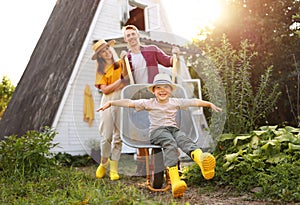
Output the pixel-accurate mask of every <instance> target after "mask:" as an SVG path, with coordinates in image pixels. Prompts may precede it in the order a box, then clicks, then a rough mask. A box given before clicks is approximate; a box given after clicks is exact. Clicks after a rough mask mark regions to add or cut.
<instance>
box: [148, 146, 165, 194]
mask: <svg viewBox="0 0 300 205" xmlns="http://www.w3.org/2000/svg"><path fill="white" fill-rule="evenodd" d="M164 171H165V167H164V158H163V153H162V150H161V149H160V148H154V149H152V173H151V181H152V187H153V188H155V189H161V188H162V186H163V183H164Z"/></svg>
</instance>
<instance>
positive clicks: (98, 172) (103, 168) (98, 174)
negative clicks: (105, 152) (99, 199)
mask: <svg viewBox="0 0 300 205" xmlns="http://www.w3.org/2000/svg"><path fill="white" fill-rule="evenodd" d="M108 162H109V160H107V162H105V163H100V165H99V167H98V168H97V170H96V178H103V177H104V176H105V173H106V169H107V166H108Z"/></svg>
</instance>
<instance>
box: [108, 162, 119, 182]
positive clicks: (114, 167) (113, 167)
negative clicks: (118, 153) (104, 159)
mask: <svg viewBox="0 0 300 205" xmlns="http://www.w3.org/2000/svg"><path fill="white" fill-rule="evenodd" d="M109 176H110V180H112V181H114V180H118V179H120V176H119V174H118V161H110V173H109Z"/></svg>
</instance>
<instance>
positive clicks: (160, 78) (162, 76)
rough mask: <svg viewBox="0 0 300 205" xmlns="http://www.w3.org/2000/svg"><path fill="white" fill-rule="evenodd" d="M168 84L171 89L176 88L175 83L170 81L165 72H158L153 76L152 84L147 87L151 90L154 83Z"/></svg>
mask: <svg viewBox="0 0 300 205" xmlns="http://www.w3.org/2000/svg"><path fill="white" fill-rule="evenodd" d="M165 84H167V85H170V86H171V87H172V88H173V90H175V89H176V87H177V86H176V85H175V84H174V83H173V82H172V80H171V77H170V76H169V75H168V74H166V73H159V74H157V75H156V76H155V77H154V80H153V84H152V85H150V86H149V87H148V90H149V91H150V92H153V88H154V86H156V85H165Z"/></svg>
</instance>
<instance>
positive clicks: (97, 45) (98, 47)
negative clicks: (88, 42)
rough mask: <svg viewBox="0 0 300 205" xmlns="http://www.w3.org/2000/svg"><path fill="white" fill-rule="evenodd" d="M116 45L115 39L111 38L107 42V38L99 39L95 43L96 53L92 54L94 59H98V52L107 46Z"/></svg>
mask: <svg viewBox="0 0 300 205" xmlns="http://www.w3.org/2000/svg"><path fill="white" fill-rule="evenodd" d="M107 45H108V46H114V45H115V41H114V40H111V41H108V42H106V41H105V40H103V39H101V40H99V41H97V42H96V43H95V44H94V45H93V50H94V51H95V53H94V55H93V56H92V60H96V59H97V55H98V53H99V52H100V51H101V50H102V49H103V48H105V46H107Z"/></svg>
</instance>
